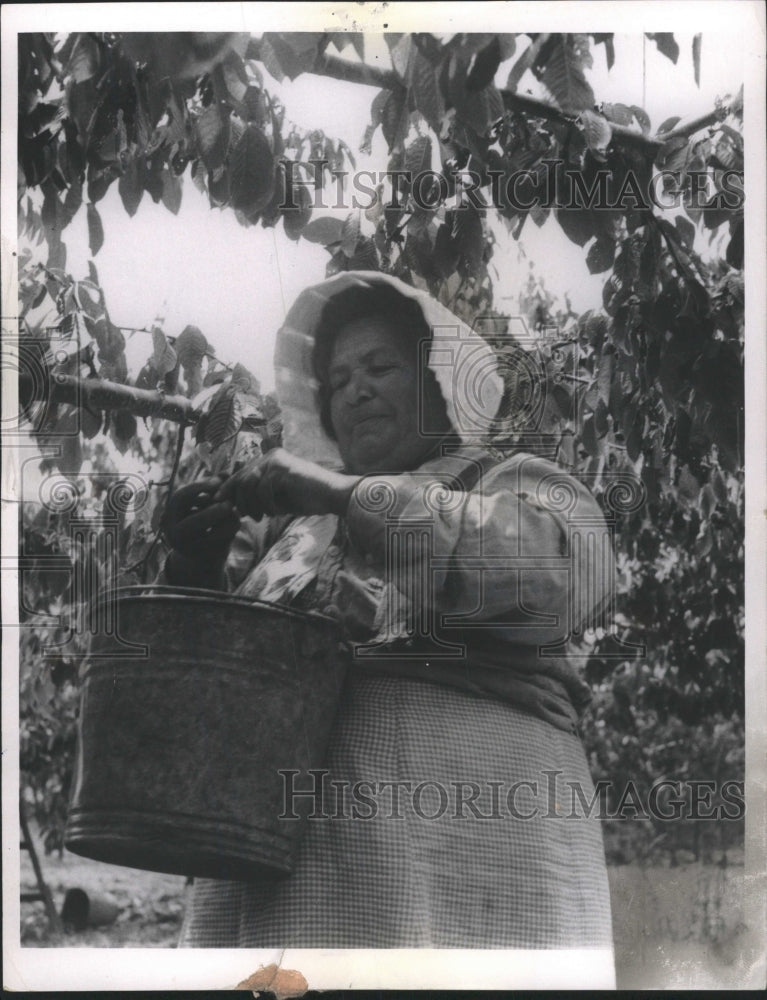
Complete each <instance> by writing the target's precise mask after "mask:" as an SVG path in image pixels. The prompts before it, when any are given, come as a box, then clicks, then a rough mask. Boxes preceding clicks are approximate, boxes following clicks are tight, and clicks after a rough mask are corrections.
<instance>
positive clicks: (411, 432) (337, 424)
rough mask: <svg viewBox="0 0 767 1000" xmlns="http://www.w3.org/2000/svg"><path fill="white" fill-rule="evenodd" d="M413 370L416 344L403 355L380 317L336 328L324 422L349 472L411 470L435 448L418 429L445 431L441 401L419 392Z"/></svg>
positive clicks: (397, 339)
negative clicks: (328, 424) (327, 414)
mask: <svg viewBox="0 0 767 1000" xmlns="http://www.w3.org/2000/svg"><path fill="white" fill-rule="evenodd" d="M418 367H419V366H418V364H417V346H416V345H414V346H413V350H412V352H409V351H407V349H406V347H405V345H404V344H403V342H402V339H401V337H399V336H397V333H396V332H395V330H394V329H393V327H392V326H391V324H390V323H389V322H388V321H387V320H385V319H378V318H373V317H371V318H363V319H358V320H353V321H352V322H350V323H347V324H346V325H345V326H343V327H342V328H341V329H340V330H339V332H338V334H337V335H336V337H335V340H334V343H333V349H332V352H331V356H330V365H329V368H328V383H329V388H330V394H331V395H330V419H331V422H332V424H333V430H334V431H335V434H336V438H337V440H338V448H339V451H340V452H341V457H342V459H343V460H344V464H345V466H346V468H347V469H348V470H349V471H350V472H355V473H358V474H366V473H370V472H402V471H404V470H406V469H413V468H416V467H417V466H418V465H420V463H421V462H422V461H423V460H424V459H425V458H426V456H427V454H428V453H429V452H430V451H431V450H432V449H433V448H434V445H435V444H436V439H435V438H434V437H432V436H429V437H425V436H424V435H422V434H421V433H419V428H420V427H421V426H423V425H424V423H425V426H427V427H429V428H435V427H436V428H438V429H439V430H444V432H447V431H448V430H449V424H448V423H447V416H446V414H444V416H443V415H442V414H439V413H438V411H439V408H440V407H443V408H444V404H442V401H441V397H440V399H439V400H437V399H435V391H434V389H432V390H431V391H429V390H427V391H426V392H423V391H422V389H421V384H420V382H419V379H418ZM437 392H438V390H437ZM419 398H420V399H421V405H420V406H419ZM435 411H437V412H436V413H435Z"/></svg>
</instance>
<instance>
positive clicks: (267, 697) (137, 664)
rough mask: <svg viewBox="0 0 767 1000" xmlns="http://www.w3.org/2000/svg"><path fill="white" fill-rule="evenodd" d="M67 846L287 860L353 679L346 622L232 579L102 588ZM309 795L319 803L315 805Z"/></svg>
mask: <svg viewBox="0 0 767 1000" xmlns="http://www.w3.org/2000/svg"><path fill="white" fill-rule="evenodd" d="M98 612H99V613H98V614H97V616H96V617H97V619H98V620H100V621H101V623H102V624H101V626H100V627H99V628H98V629H97V634H96V635H95V636H94V638H93V641H92V644H91V651H90V653H89V656H88V659H87V661H86V663H85V666H84V670H83V677H82V700H81V706H80V719H79V730H78V747H77V764H76V771H75V778H74V782H73V790H72V798H71V806H70V811H69V817H68V823H67V830H66V837H65V841H66V846H67V848H68V849H69V850H70V851H73V852H74V853H75V854H80V855H83V856H85V857H88V858H94V859H96V860H99V861H106V862H109V863H111V864H119V865H127V866H129V867H132V868H143V869H147V870H150V871H160V872H168V873H172V874H179V875H196V876H200V877H206V878H220V879H236V880H246V881H247V880H255V879H259V878H263V877H266V876H268V877H274V876H280V875H287V874H289V873H290V871H291V862H292V858H293V856H294V853H295V850H296V847H297V845H298V842H299V839H300V836H301V834H302V827H303V823H304V820H303V819H295V818H291V817H294V816H296V815H301V813H302V812H303V813H304V814H305V813H306V812H307V811H308V810H307V808H306V807H307V806H311V802H310V800H309V798H308V797H307V796H303V797H296V801H295V803H294V804H292V807H291V803H290V802H288V803H287V808H286V801H285V792H286V789H287V788H289V787H292V788H297V787H298V786H299V784H300V782H301V777H300V776H295V775H293V776H291V777H286V776H285V774H284V773H283V772H286V771H293V772H295V771H298V772H300V773H301V774H304V773H306V772H308V771H310V770H311V769H316V768H321V767H322V765H323V763H324V754H325V751H326V748H327V742H328V738H329V734H330V728H331V725H332V723H333V718H334V715H335V711H336V707H337V704H338V700H339V697H340V692H341V686H342V683H343V678H344V673H345V668H346V663H347V660H346V655H345V653H344V652H343V650H342V646H341V643H340V639H341V636H340V632H339V630H338V627H337V625H336V624H335V623H334V622H332V621H331V620H330V619H328V618H325V617H323V616H321V615H315V614H307V613H303V612H298V611H294V610H292V609H289V608H283V607H278V606H276V605H273V604H264V603H259V602H254V601H251V600H244V599H242V598H237V597H233V596H231V595H227V594H224V593H220V592H217V591H207V590H192V589H181V588H174V587H162V586H153V587H151V588H147V587H124V588H121V589H119V590H116V591H112V592H110V593H107V594H105V595H104V596H103V597H102V598H100V600H99V603H98ZM302 806H303V807H304V808H302Z"/></svg>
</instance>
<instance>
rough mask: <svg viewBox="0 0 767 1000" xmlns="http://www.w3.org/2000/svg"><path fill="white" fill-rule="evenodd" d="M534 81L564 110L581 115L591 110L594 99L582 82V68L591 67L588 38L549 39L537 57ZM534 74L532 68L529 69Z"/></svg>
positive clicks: (563, 37)
mask: <svg viewBox="0 0 767 1000" xmlns="http://www.w3.org/2000/svg"><path fill="white" fill-rule="evenodd" d="M544 50H545V63H544V67H543V70H542V72H539V73H536V75H537V76H538V78H539V79H540V80H541V82H542V83H543V84H544V86H545V87H546V89H547V90H548V91H549V92H550V93H551V95H552V96H553V97H554V99H555V100H556V101H557V103H558V104H559V105H560V106H561V107H562V108H564V109H566V110H574V111H583V110H585V109H586V108H593V106H594V103H595V99H594V91H593V90H592V89H591V84H590V83H589V82H588V81H587V80H586V77H585V75H584V67H587V66H590V65H591V62H592V60H591V53H590V51H589V43H588V37H587V36H586V35H560V34H557V35H552V37H551V39H550V40H549V42H548V44H547V45H546V46H545V47H544V49H542V50H541V53H539V58H541V59H542V58H544V56H543V53H544ZM533 71H534V72H535V67H533Z"/></svg>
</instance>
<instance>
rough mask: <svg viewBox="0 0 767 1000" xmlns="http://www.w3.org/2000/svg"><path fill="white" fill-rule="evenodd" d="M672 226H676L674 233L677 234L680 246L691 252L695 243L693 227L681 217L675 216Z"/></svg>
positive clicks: (687, 220)
mask: <svg viewBox="0 0 767 1000" xmlns="http://www.w3.org/2000/svg"><path fill="white" fill-rule="evenodd" d="M674 225H675V226H676V231H677V232H678V233H679V239H680V241H681V243H682V246H683V247H684V248H685V250H692V245H693V243H694V242H695V226H693V224H692V223H691V222H690V220H689V219H686V218H685V217H684V216H683V215H677V217H676V218H675V219H674Z"/></svg>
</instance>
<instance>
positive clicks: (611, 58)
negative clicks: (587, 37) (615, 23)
mask: <svg viewBox="0 0 767 1000" xmlns="http://www.w3.org/2000/svg"><path fill="white" fill-rule="evenodd" d="M593 38H594V44H595V45H604V47H605V56H606V58H607V71H608V73H609V72H610V70H611V69H612V68H613V64H614V63H615V44H614V42H613V36H612V34H598V35H594V36H593Z"/></svg>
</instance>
